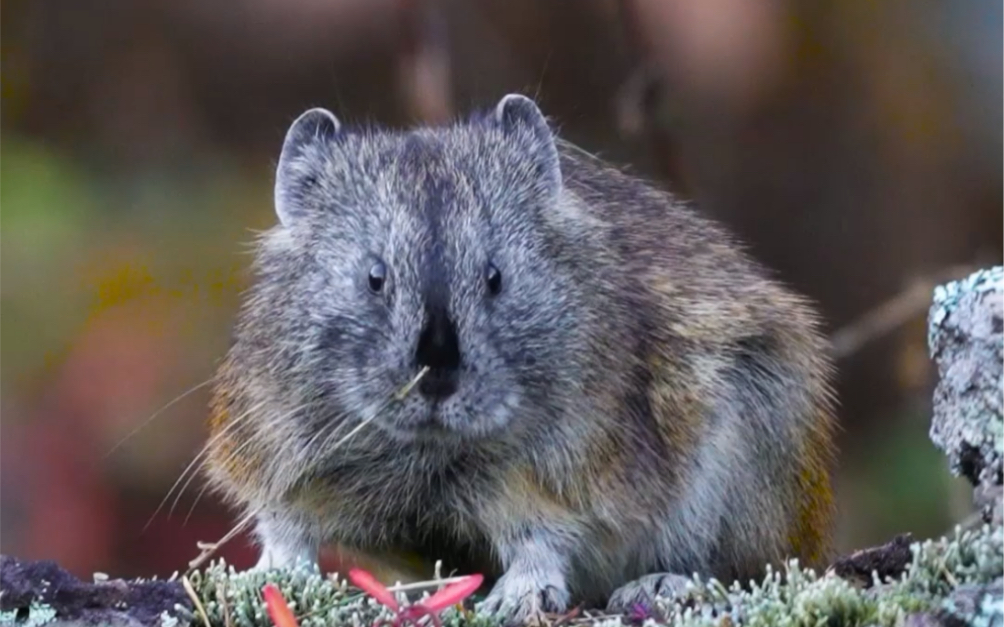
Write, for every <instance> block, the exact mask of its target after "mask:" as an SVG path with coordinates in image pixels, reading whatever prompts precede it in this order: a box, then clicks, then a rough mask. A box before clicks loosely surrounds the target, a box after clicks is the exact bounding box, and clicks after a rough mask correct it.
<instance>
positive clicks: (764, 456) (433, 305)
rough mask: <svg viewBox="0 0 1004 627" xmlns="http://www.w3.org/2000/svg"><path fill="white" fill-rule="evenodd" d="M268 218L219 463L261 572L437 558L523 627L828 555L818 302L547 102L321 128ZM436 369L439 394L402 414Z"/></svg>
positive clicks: (241, 326)
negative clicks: (593, 146)
mask: <svg viewBox="0 0 1004 627" xmlns="http://www.w3.org/2000/svg"><path fill="white" fill-rule="evenodd" d="M276 209H277V214H278V217H279V223H278V224H277V225H276V226H275V227H274V228H273V229H271V230H270V231H268V232H267V233H265V234H264V236H263V237H262V238H261V241H260V247H259V252H258V255H257V258H256V264H255V282H254V284H253V287H252V288H251V289H250V291H249V292H248V294H247V295H246V298H245V302H244V305H243V308H242V310H241V313H240V316H239V320H238V323H237V326H236V331H235V338H234V343H233V347H232V348H231V350H230V352H229V354H228V355H227V357H226V360H225V361H224V363H223V364H222V366H221V368H220V371H219V376H218V381H217V386H216V397H215V400H214V412H213V420H212V426H213V428H212V432H213V436H214V438H215V440H214V441H213V443H212V445H211V446H210V453H209V457H210V461H209V468H210V473H209V474H210V477H211V479H212V481H213V483H214V484H215V485H216V486H217V487H218V488H219V490H220V491H221V493H222V494H224V495H225V496H226V497H228V498H229V499H231V500H232V502H234V503H235V504H237V505H239V506H241V507H244V508H248V509H253V510H254V511H259V512H262V513H261V515H260V516H259V525H258V533H259V536H260V538H261V540H262V543H263V555H262V561H261V562H260V565H261V566H266V565H278V566H285V565H291V564H292V563H293V561H294V560H295V559H296V558H297V557H302V558H304V559H308V560H313V559H316V553H317V548H318V545H319V543H321V542H328V541H331V542H336V543H341V544H343V545H346V546H350V547H354V548H357V549H362V550H366V551H371V552H375V553H378V552H382V551H393V550H398V549H402V548H406V549H413V550H418V551H419V552H422V553H424V554H425V555H426V556H427V557H428V558H430V559H438V558H443V559H445V560H446V564H445V565H446V566H447V568H449V567H451V566H460V567H464V568H488V569H489V574H494V575H500V576H501V578H500V579H499V580H498V581H497V582H496V583H495V584H494V587H493V589H492V593H491V595H490V596H489V598H488V600H487V601H486V603H485V607H486V608H487V609H492V610H500V611H504V612H505V613H506V614H507V615H508V616H510V617H512V618H513V619H515V620H522V619H526V618H530V617H532V616H534V615H535V614H536V613H537V612H539V611H542V610H552V611H559V610H562V609H565V608H566V607H568V606H569V604H570V603H576V602H600V601H603V600H604V599H607V598H609V597H610V595H611V593H612V592H613V591H614V590H615V589H617V588H619V587H621V586H624V587H623V588H621V590H620V592H619V593H618V594H617V595H616V596H615V598H614V603H615V604H620V605H623V604H625V603H628V602H630V600H631V599H632V598H634V597H635V596H636V595H637V594H639V593H640V592H644V591H646V590H647V591H649V592H651V591H653V590H657V589H660V588H662V589H664V588H665V587H666V586H665V585H664V584H665V583H666V582H668V581H670V578H666V579H664V580H659V581H656V580H654V579H653V578H651V577H650V578H648V579H645V580H637V578H638V577H641V576H642V575H645V574H652V573H673V574H683V575H689V574H691V573H693V572H699V573H702V574H705V575H716V576H719V577H721V578H724V579H730V578H732V577H734V576H740V577H744V578H746V577H749V576H753V575H755V574H756V572H757V571H758V569H759V568H761V567H762V565H763V564H764V563H765V562H774V563H776V562H778V561H779V560H780V559H782V558H784V557H786V556H800V557H802V558H803V561H813V560H818V559H822V558H823V557H825V553H826V550H827V538H828V534H829V523H830V519H831V514H832V511H831V508H832V503H831V497H830V492H829V478H828V471H829V467H830V463H831V458H832V450H831V430H832V428H833V425H832V411H831V398H830V392H829V388H828V383H827V380H828V376H829V370H830V365H829V363H828V361H827V359H826V357H825V353H826V351H825V345H824V342H823V340H822V339H821V337H820V336H819V334H818V333H817V330H816V321H815V316H814V313H813V311H812V310H811V308H810V307H809V305H808V304H807V303H806V302H805V301H804V300H803V299H801V298H800V297H798V296H796V295H795V294H793V293H792V292H790V291H788V290H787V289H785V288H784V287H782V286H781V285H779V284H778V283H777V282H775V281H773V280H772V279H770V278H769V277H768V273H767V272H766V271H765V270H764V269H763V268H762V267H761V266H760V265H758V264H757V263H756V262H754V261H753V260H752V259H751V258H750V257H749V256H747V255H746V254H745V253H744V252H743V251H742V249H741V248H740V247H739V246H738V245H737V244H736V243H735V242H734V241H733V239H732V238H731V237H730V236H729V235H728V234H727V233H726V232H725V231H724V230H723V229H721V228H720V227H719V226H717V225H715V224H713V223H712V222H710V221H708V220H707V219H705V218H703V217H701V216H700V215H699V214H698V213H696V212H695V211H694V210H692V209H691V208H689V207H686V206H684V204H683V203H681V202H680V201H678V200H676V199H674V198H673V197H672V196H670V195H669V194H667V193H665V192H663V191H659V190H657V189H655V188H654V187H651V186H649V185H647V184H645V183H644V182H642V181H640V180H638V179H636V178H634V177H631V176H628V175H626V174H624V173H622V172H621V171H619V170H617V169H614V168H612V167H610V166H607V165H604V164H603V163H601V162H600V161H598V160H597V159H594V158H592V157H590V156H588V155H587V154H585V153H584V152H582V151H580V150H579V149H577V148H575V147H573V146H571V145H568V144H566V143H564V142H562V141H560V140H556V139H555V138H554V136H553V135H552V132H551V130H550V128H549V126H548V125H547V123H546V121H545V119H544V117H543V115H542V114H541V112H540V111H539V110H538V108H537V106H536V105H535V104H534V103H533V102H532V101H530V100H529V99H526V98H523V97H518V96H513V97H507V98H505V99H503V100H502V101H501V102H500V103H499V105H498V106H497V107H496V108H495V109H494V110H493V111H491V112H489V113H488V114H486V115H483V116H478V117H473V118H471V119H470V120H466V121H460V122H457V123H455V124H453V125H451V126H448V127H442V128H420V129H415V130H408V131H388V130H384V129H378V128H370V129H350V128H346V127H343V126H342V125H341V124H340V123H339V122H338V121H337V120H336V119H335V118H334V116H332V115H331V114H330V113H327V112H325V111H323V110H312V111H310V112H307V113H305V114H304V115H303V116H301V117H300V118H299V119H298V120H297V121H296V122H294V124H293V125H292V127H291V128H290V131H289V134H288V135H287V139H286V142H285V145H284V147H283V152H282V156H281V158H280V161H279V166H278V170H277V181H276ZM378 261H382V263H383V266H382V267H378V266H377V263H378ZM488 264H493V267H495V268H496V269H497V270H498V271H499V272H500V273H501V282H500V283H499V282H496V283H491V282H490V281H489V280H488V276H489V275H488V272H489V271H488ZM381 268H382V270H383V272H382V273H381V272H380V270H381ZM371 272H374V273H375V274H374V276H376V277H377V279H376V280H374V281H371V279H370V274H371ZM381 274H382V276H383V277H384V282H383V284H382V285H381V284H380V282H379V276H381ZM495 278H498V277H497V276H496V277H495ZM492 285H494V286H495V287H498V286H499V285H501V289H500V291H499V292H498V293H497V294H494V293H493V292H492V287H491V286H492ZM374 286H377V287H378V288H379V291H378V292H374V291H373V289H372V288H373V287H374ZM451 323H452V327H451ZM433 327H434V328H433ZM430 329H431V330H435V331H437V332H438V333H439V335H438V336H435V337H439V341H432V342H431V343H429V342H425V344H423V343H422V342H424V341H425V340H423V339H422V338H423V330H425V331H426V332H427V333H426V336H425V339H426V340H428V338H431V337H434V336H433V335H430ZM451 329H452V331H451ZM453 331H455V336H454V335H451V333H452V332H453ZM451 338H452V339H451ZM452 340H455V342H453V341H452ZM430 346H432V347H433V348H431V349H430V348H429V347H430ZM423 364H424V365H430V364H431V365H432V366H433V371H432V373H431V376H432V379H430V381H431V382H432V384H430V386H429V387H425V388H423V387H421V384H420V387H419V389H416V390H413V391H412V393H411V394H409V395H408V396H406V397H405V399H404V400H403V401H400V402H395V401H392V400H391V399H392V397H393V395H394V393H395V392H396V391H398V390H399V389H401V388H402V387H403V386H405V385H406V384H407V383H408V382H409V381H410V380H411V379H413V378H414V377H415V375H416V374H417V373H418V371H419V369H420V368H421V366H422V365H423ZM447 371H450V372H452V373H453V375H454V376H455V378H454V379H453V381H454V383H455V391H453V392H452V393H448V392H444V391H443V390H444V389H446V388H449V387H450V383H449V381H450V377H449V376H447V375H446V374H444V373H445V372H447ZM436 385H440V386H441V387H440V388H439V392H438V393H439V394H441V395H444V394H445V396H440V397H439V401H438V404H437V403H434V402H433V400H431V399H432V396H433V395H435V394H436V393H437V390H436ZM442 386H445V387H442ZM423 390H424V391H423ZM434 407H435V408H436V409H433V408H434ZM374 416H376V418H375V420H374V421H373V423H372V424H369V425H367V426H366V427H365V428H363V429H361V430H360V431H359V432H358V433H357V434H356V435H354V436H353V437H352V438H350V439H349V440H347V441H345V442H344V444H342V445H341V446H339V447H337V448H334V447H333V444H334V443H335V442H338V441H339V440H340V439H341V438H342V437H343V436H344V435H345V434H347V433H348V432H349V431H350V430H351V429H352V428H354V427H355V426H357V425H358V424H359V423H360V422H361V421H363V420H365V419H368V418H371V417H374ZM632 581H635V582H636V583H634V584H632V583H630V582H632Z"/></svg>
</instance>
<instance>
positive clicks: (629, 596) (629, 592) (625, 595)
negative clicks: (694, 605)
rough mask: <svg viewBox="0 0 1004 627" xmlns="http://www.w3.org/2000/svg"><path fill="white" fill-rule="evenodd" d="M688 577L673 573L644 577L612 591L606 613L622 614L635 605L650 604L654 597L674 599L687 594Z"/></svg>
mask: <svg viewBox="0 0 1004 627" xmlns="http://www.w3.org/2000/svg"><path fill="white" fill-rule="evenodd" d="M688 583H690V578H689V577H684V576H683V575H675V574H673V573H655V574H652V575H645V576H644V577H640V578H638V579H635V580H634V581H632V582H631V583H627V584H625V585H623V586H621V587H620V588H617V589H616V590H614V593H613V594H611V595H610V601H609V602H608V603H607V611H609V612H616V613H618V614H622V613H624V612H628V611H630V610H631V608H632V607H634V606H635V604H637V603H651V602H652V601H653V600H654V599H655V598H656V597H661V598H665V599H676V598H681V597H683V596H684V595H685V594H686V592H687V584H688Z"/></svg>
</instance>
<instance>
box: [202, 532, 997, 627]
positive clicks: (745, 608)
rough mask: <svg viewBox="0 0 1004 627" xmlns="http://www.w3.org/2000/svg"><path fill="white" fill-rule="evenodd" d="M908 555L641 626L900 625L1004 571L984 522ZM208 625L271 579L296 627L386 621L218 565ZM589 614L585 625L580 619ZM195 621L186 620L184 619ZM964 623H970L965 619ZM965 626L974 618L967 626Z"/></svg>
mask: <svg viewBox="0 0 1004 627" xmlns="http://www.w3.org/2000/svg"><path fill="white" fill-rule="evenodd" d="M911 551H912V554H913V559H912V561H911V562H910V564H909V565H908V567H907V570H906V572H904V573H903V574H902V575H901V576H900V577H897V578H889V579H886V580H885V581H876V582H874V584H873V585H872V586H870V587H867V588H862V587H859V586H856V585H855V584H854V583H852V582H850V581H848V580H846V579H842V578H840V577H838V576H837V575H835V574H834V573H832V572H827V573H822V574H818V573H816V572H814V571H812V570H810V569H803V568H801V567H800V566H799V565H798V563H797V561H792V562H789V563H788V564H786V565H785V567H784V568H783V569H781V570H773V569H768V571H767V574H766V575H765V576H764V577H763V579H762V580H760V581H756V582H750V583H748V584H747V585H746V586H741V585H740V584H739V583H738V582H736V583H734V584H733V585H732V586H730V587H725V586H723V585H722V584H721V583H720V582H718V581H715V580H713V579H710V580H703V579H700V578H697V577H695V578H694V579H693V581H692V586H691V588H690V590H689V592H688V594H687V596H686V597H684V598H682V599H677V600H668V599H656V600H655V601H654V602H653V604H652V606H651V608H649V612H650V616H649V617H648V618H646V619H645V620H644V621H643V622H642V623H641V624H642V627H646V626H647V627H654V626H656V625H660V626H662V625H666V626H672V627H722V626H724V625H734V626H748V627H767V626H774V625H777V626H791V627H801V626H806V627H809V626H817V625H842V626H845V627H855V626H861V627H865V626H888V627H892V626H894V625H899V624H902V623H903V621H905V620H906V618H907V617H908V616H910V615H912V614H916V613H920V612H939V611H940V612H943V613H951V614H953V615H955V614H957V613H958V612H959V608H958V607H957V605H958V604H957V603H955V605H953V598H954V597H953V596H952V595H953V594H954V592H955V591H956V590H959V589H961V588H965V587H967V586H968V587H972V586H985V587H987V589H988V590H989V589H990V588H991V587H992V585H993V584H994V582H995V581H997V580H999V578H1000V577H1001V573H1002V571H1004V529H1002V528H1001V527H991V526H989V525H984V526H982V527H979V528H977V529H972V530H968V531H964V530H962V529H961V528H956V529H955V530H954V531H953V533H951V534H949V535H948V536H945V537H942V538H937V539H931V540H926V541H923V542H915V543H914V544H913V545H911ZM191 580H192V583H193V587H194V588H195V589H196V591H197V592H198V593H199V596H200V598H201V599H202V602H203V604H204V606H205V608H206V613H207V614H208V615H209V619H210V621H211V623H212V624H213V625H214V626H215V625H220V626H221V627H222V626H223V625H225V624H226V623H225V613H229V615H230V621H231V624H232V625H234V627H269V626H270V623H269V622H268V619H267V617H266V615H265V609H264V603H263V601H262V597H261V592H260V591H261V588H262V586H264V585H265V583H274V584H276V585H277V586H278V587H279V589H280V590H281V591H282V592H283V595H284V596H285V597H286V598H287V599H288V601H289V604H290V606H291V607H292V608H293V610H294V613H295V614H296V615H297V616H298V618H299V619H300V624H301V625H302V626H303V627H316V626H320V625H330V626H334V627H342V626H344V627H368V626H369V625H372V624H373V622H374V621H376V620H378V619H383V618H390V617H391V614H390V612H389V611H387V610H386V609H385V608H383V607H382V606H380V605H378V604H376V603H375V602H373V600H372V599H370V598H368V597H365V596H364V595H362V594H361V593H359V591H357V590H355V589H354V588H351V587H349V586H348V585H347V584H346V582H345V580H343V579H340V578H338V577H334V576H332V577H324V576H322V575H321V574H320V573H319V572H317V571H316V570H313V571H312V570H307V569H298V570H289V571H267V572H265V571H245V572H237V571H235V570H234V569H233V568H232V567H227V566H226V565H225V564H224V563H223V562H217V563H214V564H212V565H210V566H209V567H208V568H207V569H206V570H205V571H203V572H200V573H196V574H194V575H192V576H191ZM970 605H974V608H975V609H974V608H970V609H969V610H967V612H968V614H967V616H966V618H965V620H966V621H967V622H971V623H972V624H986V625H997V624H999V623H996V622H994V621H995V620H1001V603H1000V599H999V598H994V597H993V596H992V595H983V596H981V597H979V599H978V601H976V602H975V603H974V604H970ZM587 616H591V618H588V619H585V618H584V617H587ZM189 618H190V619H192V620H193V624H198V622H197V621H196V620H195V617H194V616H191V617H189ZM970 618H971V619H972V620H970ZM443 619H444V620H443V623H444V625H446V626H447V627H494V626H495V625H497V623H498V621H497V620H496V619H495V618H493V617H491V616H486V615H479V614H477V613H475V612H470V611H467V612H460V611H457V610H455V609H449V610H447V611H446V612H444V614H443ZM973 621H975V622H973ZM623 622H624V619H623V617H621V616H609V615H605V614H603V613H601V612H595V613H589V612H586V613H585V614H584V615H583V616H580V617H579V618H577V619H576V620H575V624H577V625H582V624H589V625H591V626H592V627H615V626H617V627H619V626H621V625H622V624H623Z"/></svg>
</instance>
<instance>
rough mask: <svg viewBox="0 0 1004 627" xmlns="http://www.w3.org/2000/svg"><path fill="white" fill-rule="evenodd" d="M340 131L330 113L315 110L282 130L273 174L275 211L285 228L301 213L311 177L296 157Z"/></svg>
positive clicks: (298, 157)
mask: <svg viewBox="0 0 1004 627" xmlns="http://www.w3.org/2000/svg"><path fill="white" fill-rule="evenodd" d="M341 128H342V125H341V123H340V122H339V121H338V118H336V117H335V116H334V114H333V113H331V112H330V111H328V110H327V109H322V108H320V107H317V108H314V109H309V110H307V111H305V112H303V113H301V114H300V117H298V118H296V120H294V121H293V123H292V124H291V125H290V127H289V130H288V131H286V139H285V140H283V142H282V153H281V154H280V155H279V165H278V166H277V167H276V172H275V212H276V214H277V215H278V216H279V221H280V222H281V223H282V224H283V226H289V225H290V224H292V223H293V222H294V221H295V220H297V219H298V218H300V217H301V215H302V214H303V212H304V208H303V206H302V202H301V199H302V196H303V186H304V185H305V184H309V182H310V181H311V177H312V174H311V173H310V172H309V171H308V169H309V167H310V166H311V163H309V162H305V160H303V159H301V158H300V157H301V156H303V154H304V152H305V151H306V150H307V149H309V148H310V147H312V146H316V145H319V144H324V143H327V142H329V141H331V140H333V139H335V138H336V137H337V136H338V134H339V132H340V131H341ZM315 165H316V163H315ZM315 180H316V179H315Z"/></svg>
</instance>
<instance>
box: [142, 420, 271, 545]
mask: <svg viewBox="0 0 1004 627" xmlns="http://www.w3.org/2000/svg"><path fill="white" fill-rule="evenodd" d="M263 405H264V401H263V402H261V403H258V404H257V405H255V406H253V407H251V408H249V409H248V410H247V411H246V412H244V413H243V414H241V415H239V416H238V417H237V418H235V419H234V420H232V421H230V423H229V424H227V425H226V426H225V427H223V428H222V429H220V432H219V433H217V434H216V435H214V436H213V437H212V438H210V440H209V441H208V442H206V443H205V444H204V445H203V446H202V449H201V450H200V451H199V452H198V454H196V456H195V457H194V458H193V459H192V461H191V462H189V464H188V465H187V466H185V469H184V470H182V471H181V474H180V475H178V478H177V479H176V480H175V481H174V483H173V484H172V485H171V488H170V489H169V490H168V491H167V494H165V495H164V498H163V499H162V500H161V501H160V504H159V505H158V506H157V509H155V510H154V512H153V514H151V516H150V519H149V520H147V521H146V524H145V525H143V531H142V532H144V533H145V532H146V530H147V529H148V528H149V527H150V525H151V524H152V523H153V520H154V519H155V518H156V517H157V514H159V513H160V511H161V510H162V509H164V506H165V505H166V504H167V501H168V500H169V499H170V498H171V494H173V493H174V491H175V490H176V489H177V488H178V485H179V484H181V482H182V481H184V479H185V476H186V475H187V474H188V473H189V472H190V471H191V470H192V468H193V467H194V466H195V465H196V464H197V463H198V462H199V460H200V459H202V458H203V456H205V455H206V453H207V452H208V451H209V450H210V448H211V447H212V446H213V445H214V444H215V443H216V442H218V441H219V440H220V439H221V438H223V436H225V435H226V434H227V433H228V432H229V431H230V430H231V429H233V428H234V427H235V426H236V425H238V424H239V423H241V422H242V421H243V420H244V419H245V418H246V417H247V416H250V415H251V414H252V413H253V412H255V411H257V410H258V409H260V408H261V407H262V406H263ZM186 485H187V484H186ZM172 508H173V506H172Z"/></svg>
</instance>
